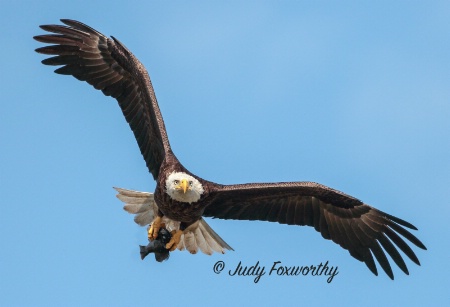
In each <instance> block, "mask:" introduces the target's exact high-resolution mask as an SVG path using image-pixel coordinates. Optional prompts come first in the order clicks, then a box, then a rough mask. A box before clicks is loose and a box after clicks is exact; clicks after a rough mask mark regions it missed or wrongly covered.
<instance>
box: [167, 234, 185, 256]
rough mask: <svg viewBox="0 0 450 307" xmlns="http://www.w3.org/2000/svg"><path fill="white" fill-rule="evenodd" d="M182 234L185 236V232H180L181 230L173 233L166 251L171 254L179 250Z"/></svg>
mask: <svg viewBox="0 0 450 307" xmlns="http://www.w3.org/2000/svg"><path fill="white" fill-rule="evenodd" d="M182 234H183V231H182V230H179V229H178V230H174V231H172V238H171V239H170V241H169V242H168V243H167V244H166V249H168V250H169V251H171V252H172V251H174V250H175V249H176V248H177V246H178V243H180V240H181V235H182Z"/></svg>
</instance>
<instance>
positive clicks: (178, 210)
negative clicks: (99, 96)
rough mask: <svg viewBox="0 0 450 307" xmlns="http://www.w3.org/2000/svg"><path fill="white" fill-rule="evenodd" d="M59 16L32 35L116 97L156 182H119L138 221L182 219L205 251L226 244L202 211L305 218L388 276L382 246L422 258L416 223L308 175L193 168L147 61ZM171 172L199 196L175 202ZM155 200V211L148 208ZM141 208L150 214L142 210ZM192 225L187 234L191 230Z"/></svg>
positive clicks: (55, 61)
mask: <svg viewBox="0 0 450 307" xmlns="http://www.w3.org/2000/svg"><path fill="white" fill-rule="evenodd" d="M61 21H62V22H63V23H64V24H66V25H67V26H62V25H45V26H41V28H42V29H43V30H46V31H48V32H52V33H55V34H49V35H40V36H36V37H35V39H36V40H38V41H40V42H43V43H50V44H55V45H52V46H46V47H42V48H38V49H36V51H37V52H39V53H43V54H48V55H54V57H51V58H48V59H45V60H43V61H42V63H43V64H46V65H63V67H61V68H58V69H57V70H55V72H56V73H59V74H64V75H72V76H74V77H75V78H77V79H78V80H82V81H86V82H88V83H89V84H91V85H93V86H94V88H96V89H99V90H101V91H102V92H103V93H104V94H105V95H107V96H112V97H113V98H116V99H117V101H118V102H119V106H120V108H121V109H122V112H123V114H124V116H125V118H126V120H127V122H128V123H129V124H130V127H131V129H132V130H133V133H134V135H135V137H136V140H137V143H138V145H139V148H140V150H141V153H142V155H143V157H144V160H145V162H146V164H147V167H148V169H149V171H150V173H151V174H152V175H153V178H154V179H155V180H156V181H157V186H156V190H155V194H154V195H152V194H150V193H143V192H135V191H128V190H123V189H117V190H118V191H119V195H118V197H119V198H120V199H122V200H123V201H124V202H127V203H128V204H129V207H128V209H127V206H128V205H127V206H126V207H125V208H126V209H127V211H129V212H131V213H135V214H138V215H140V216H139V219H137V220H136V221H137V222H138V223H139V224H141V225H144V224H148V223H149V219H150V217H151V218H153V217H154V215H158V216H160V217H166V218H168V219H169V221H175V222H180V224H179V229H181V230H183V231H184V235H185V238H184V241H181V243H180V245H179V248H180V249H181V248H184V247H186V248H187V249H189V250H190V251H191V252H196V251H197V247H195V248H191V247H190V246H191V245H190V244H191V243H190V242H191V241H192V240H193V239H192V238H194V235H193V233H194V231H199V233H201V234H202V235H200V237H197V236H195V238H196V240H197V241H199V240H200V241H201V240H203V241H205V242H206V243H207V244H206V245H202V246H201V247H200V249H201V250H202V251H204V252H205V253H208V254H210V253H212V251H213V250H215V251H222V252H223V250H224V249H231V247H230V246H229V245H228V244H226V243H225V242H224V241H223V240H222V239H221V238H220V237H219V236H218V235H217V234H216V233H215V232H214V231H213V230H212V229H211V228H210V227H209V226H208V225H207V224H206V222H204V220H203V219H202V216H203V217H213V218H221V219H236V220H260V221H270V222H278V223H281V224H289V225H307V226H312V227H314V229H316V231H318V232H320V234H321V235H322V237H323V238H325V239H331V240H332V241H333V242H335V243H337V244H339V245H340V246H341V247H342V248H344V249H346V250H348V251H349V252H350V255H352V256H353V257H354V258H356V259H358V260H360V261H363V262H364V263H365V264H366V265H367V267H368V268H369V269H370V270H371V271H372V272H373V273H374V274H375V275H377V274H378V273H377V268H376V265H375V261H374V259H373V256H372V255H374V256H375V258H376V260H377V261H378V262H379V264H380V265H381V267H382V268H383V270H384V271H385V272H386V274H387V275H388V276H389V277H390V278H391V279H393V273H392V269H391V266H390V264H389V261H388V259H387V258H386V255H385V252H387V253H388V254H389V255H390V256H391V258H392V259H393V260H394V262H395V263H396V264H397V265H398V266H399V268H400V269H401V270H402V271H403V272H405V273H406V274H408V269H407V267H406V264H405V262H404V261H403V258H402V256H401V255H400V253H399V252H398V250H397V248H398V249H400V250H401V251H402V252H403V253H404V254H405V255H406V256H408V258H410V259H411V260H412V261H413V262H414V263H416V264H418V265H420V263H419V260H418V259H417V257H416V255H415V253H414V252H413V250H412V249H411V248H410V247H409V245H408V244H407V243H406V242H405V241H404V240H403V239H402V237H403V238H406V239H407V240H408V241H410V242H411V243H413V244H414V245H416V246H417V247H419V248H421V249H426V248H425V246H424V245H423V244H422V242H420V241H419V239H417V238H416V237H415V236H414V235H412V234H411V233H410V232H409V231H407V230H406V229H405V227H406V228H410V229H415V230H417V228H415V227H414V226H413V225H411V224H410V223H408V222H406V221H404V220H402V219H399V218H397V217H394V216H392V215H389V214H386V213H384V212H382V211H380V210H377V209H375V208H373V207H370V206H368V205H367V204H364V203H362V202H361V201H359V200H358V199H356V198H353V197H351V196H349V195H346V194H344V193H342V192H339V191H337V190H334V189H331V188H329V187H326V186H323V185H320V184H317V183H312V182H287V183H251V184H238V185H220V184H216V183H213V182H210V181H207V180H204V179H202V178H200V177H198V176H195V175H194V174H192V173H190V172H189V171H188V170H187V169H186V168H185V167H184V166H183V165H181V163H180V162H179V161H178V159H177V158H176V157H175V155H174V154H173V152H172V150H171V148H170V145H169V140H168V138H167V134H166V130H165V127H164V122H163V119H162V116H161V113H160V110H159V107H158V103H157V100H156V97H155V93H154V90H153V87H152V84H151V81H150V77H149V76H148V74H147V71H146V70H145V68H144V66H143V65H142V64H141V63H140V62H139V61H138V60H137V59H136V58H135V57H134V56H133V54H132V53H131V52H130V51H129V50H128V49H127V48H126V47H125V46H124V45H123V44H121V43H120V42H119V41H118V40H117V39H115V38H114V37H113V38H112V39H110V38H107V37H106V36H104V35H103V34H101V33H99V32H97V31H96V30H94V29H92V28H90V27H88V26H86V25H84V24H82V23H80V22H78V21H73V20H67V19H62V20H61ZM174 172H182V173H183V174H187V175H190V176H192V177H193V178H195V179H196V180H198V182H199V183H200V184H201V187H202V189H203V190H202V192H201V195H200V196H199V199H198V200H195V201H193V202H185V201H179V200H175V199H174V198H173V197H172V196H171V195H170V194H169V193H168V189H169V188H168V181H167V180H168V176H169V175H170V174H172V173H174ZM153 197H154V198H153ZM155 204H156V206H157V207H155V208H157V209H155V210H156V211H157V212H154V210H153V209H152V208H153V207H152V206H153V205H155ZM144 213H149V215H148V216H147V217H146V216H143V214H144ZM136 217H137V218H138V216H136ZM198 222H200V223H198ZM197 227H198V228H197ZM198 229H200V230H198ZM191 230H192V233H189V231H191ZM208 236H210V237H208ZM211 238H212V239H211ZM194 241H195V240H194ZM205 242H197V243H198V244H204V243H205ZM208 244H209V245H208ZM214 244H217V245H214ZM383 249H384V250H383Z"/></svg>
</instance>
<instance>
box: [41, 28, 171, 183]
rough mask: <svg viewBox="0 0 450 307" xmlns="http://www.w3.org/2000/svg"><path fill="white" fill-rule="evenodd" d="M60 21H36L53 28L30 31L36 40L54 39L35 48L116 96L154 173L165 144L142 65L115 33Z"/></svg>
mask: <svg viewBox="0 0 450 307" xmlns="http://www.w3.org/2000/svg"><path fill="white" fill-rule="evenodd" d="M61 21H62V22H63V23H65V24H66V25H68V26H62V25H44V26H41V28H42V29H43V30H45V31H48V32H51V33H56V34H47V35H39V36H35V37H34V38H35V39H36V40H37V41H40V42H43V43H50V44H55V45H52V46H46V47H42V48H38V49H36V51H37V52H39V53H43V54H48V55H56V56H54V57H51V58H48V59H45V60H43V61H42V63H43V64H46V65H64V66H63V67H61V68H58V69H56V70H55V72H56V73H58V74H63V75H72V76H74V77H75V78H77V79H78V80H81V81H86V82H87V83H89V84H91V85H92V86H94V88H96V89H98V90H101V91H102V92H103V93H104V94H105V95H107V96H111V97H113V98H116V99H117V101H118V102H119V106H120V108H121V109H122V112H123V114H124V116H125V118H126V120H127V122H128V123H129V124H130V127H131V129H132V130H133V133H134V135H135V137H136V140H137V142H138V145H139V149H140V150H141V153H142V155H143V157H144V160H145V162H146V164H147V167H148V169H149V171H150V172H151V173H152V175H153V177H154V178H155V179H156V178H157V177H158V172H159V168H160V166H161V163H162V161H163V159H164V157H165V155H166V153H167V152H168V151H169V150H170V145H169V141H168V138H167V134H166V130H165V127H164V122H163V119H162V116H161V113H160V110H159V107H158V104H157V101H156V97H155V93H154V91H153V87H152V84H151V81H150V78H149V76H148V74H147V71H146V70H145V68H144V67H143V65H142V64H141V63H140V62H139V61H138V60H137V59H136V58H135V57H134V55H133V54H132V53H131V52H130V51H128V49H127V48H126V47H125V46H124V45H123V44H121V43H120V42H119V41H118V40H117V39H115V38H113V39H109V38H107V37H106V36H104V35H103V34H101V33H100V32H98V31H96V30H94V29H92V28H91V27H89V26H87V25H85V24H83V23H81V22H78V21H73V20H68V19H62V20H61Z"/></svg>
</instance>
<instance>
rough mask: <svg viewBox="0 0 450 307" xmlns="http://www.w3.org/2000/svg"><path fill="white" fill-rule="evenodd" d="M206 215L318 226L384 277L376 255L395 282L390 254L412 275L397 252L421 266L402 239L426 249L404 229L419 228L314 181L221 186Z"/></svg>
mask: <svg viewBox="0 0 450 307" xmlns="http://www.w3.org/2000/svg"><path fill="white" fill-rule="evenodd" d="M204 216H207V217H214V218H221V219H236V220H261V221H271V222H279V223H281V224H289V225H305V226H312V227H314V229H315V230H316V231H318V232H320V233H321V235H322V237H323V238H325V239H329V240H332V241H333V242H335V243H336V244H339V245H340V246H341V247H342V248H344V249H346V250H348V251H349V253H350V255H352V256H353V257H354V258H356V259H358V260H359V261H363V262H364V263H365V264H366V265H367V267H368V268H369V269H370V270H371V271H372V272H373V273H374V274H375V275H378V271H377V268H376V265H375V262H374V259H373V256H375V258H376V259H377V261H378V263H379V264H380V266H381V267H382V268H383V270H384V271H385V272H386V274H387V275H388V276H389V277H390V278H391V279H393V278H394V275H393V272H392V268H391V266H390V264H389V261H388V259H387V257H386V254H385V252H387V254H389V255H390V257H391V258H392V259H393V260H394V262H395V263H396V264H397V265H398V267H399V268H400V269H401V270H402V271H403V272H405V273H406V274H409V273H408V269H407V267H406V264H405V262H404V260H403V258H402V256H401V255H400V253H399V252H398V250H397V248H398V249H400V250H401V251H402V252H403V253H404V254H405V255H406V256H408V258H410V259H411V260H412V261H413V262H414V263H416V264H418V265H420V263H419V260H418V259H417V257H416V255H415V254H414V252H413V250H412V249H411V248H410V247H409V246H408V244H406V242H405V241H404V240H403V239H402V238H401V237H400V236H399V235H401V236H403V237H404V238H406V239H407V240H408V241H410V242H411V243H413V244H414V245H416V246H417V247H419V248H422V249H426V248H425V246H424V245H423V244H422V242H420V240H419V239H417V238H416V237H415V236H414V235H413V234H411V233H410V232H409V231H407V230H406V229H405V228H404V227H407V228H411V229H415V230H416V229H417V228H416V227H414V226H413V225H411V224H410V223H408V222H406V221H404V220H402V219H399V218H397V217H394V216H392V215H389V214H386V213H384V212H382V211H380V210H377V209H375V208H373V207H370V206H368V205H366V204H364V203H362V202H361V201H359V200H358V199H355V198H353V197H351V196H348V195H346V194H344V193H341V192H339V191H337V190H333V189H331V188H328V187H326V186H323V185H320V184H316V183H311V182H297V183H274V184H243V185H231V186H221V187H218V188H217V191H216V195H215V197H214V200H213V201H212V203H211V204H210V205H209V206H208V207H206V209H205V211H204Z"/></svg>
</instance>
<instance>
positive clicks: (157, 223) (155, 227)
mask: <svg viewBox="0 0 450 307" xmlns="http://www.w3.org/2000/svg"><path fill="white" fill-rule="evenodd" d="M161 221H162V218H161V217H160V216H157V217H155V219H154V220H153V222H152V225H151V226H150V228H149V229H148V239H149V240H150V241H153V240H155V239H156V238H157V237H158V232H159V229H160V228H161Z"/></svg>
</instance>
